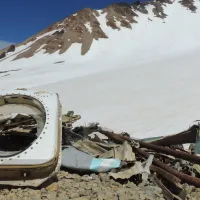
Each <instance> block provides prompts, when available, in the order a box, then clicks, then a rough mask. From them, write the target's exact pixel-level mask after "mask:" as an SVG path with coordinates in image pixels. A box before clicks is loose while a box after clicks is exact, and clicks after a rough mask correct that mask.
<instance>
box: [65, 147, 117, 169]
mask: <svg viewBox="0 0 200 200" xmlns="http://www.w3.org/2000/svg"><path fill="white" fill-rule="evenodd" d="M120 165H121V161H120V160H119V159H103V158H94V157H93V156H92V155H90V154H87V153H85V152H82V151H79V150H77V149H75V148H74V147H69V148H66V149H64V150H63V151H62V166H63V167H66V168H68V169H74V170H79V171H82V170H86V171H93V172H108V171H110V170H111V169H115V168H119V167H120Z"/></svg>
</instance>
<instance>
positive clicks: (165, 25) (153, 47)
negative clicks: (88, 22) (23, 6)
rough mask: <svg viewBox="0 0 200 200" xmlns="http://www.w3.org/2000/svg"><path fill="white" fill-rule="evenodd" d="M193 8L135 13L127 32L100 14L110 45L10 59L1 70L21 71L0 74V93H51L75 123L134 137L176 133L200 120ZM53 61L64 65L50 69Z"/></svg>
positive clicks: (198, 24)
mask: <svg viewBox="0 0 200 200" xmlns="http://www.w3.org/2000/svg"><path fill="white" fill-rule="evenodd" d="M195 5H196V6H197V7H198V8H199V9H198V10H197V12H196V13H191V12H190V11H189V10H187V9H186V8H184V7H182V6H181V5H180V4H179V3H174V4H172V5H167V6H166V7H165V13H166V14H167V15H168V16H167V18H166V19H164V20H162V19H160V18H155V17H154V16H153V13H152V12H150V13H149V15H148V16H147V15H145V14H141V13H138V15H139V17H138V18H137V19H136V20H137V21H138V24H133V25H132V30H129V29H125V28H122V30H120V31H116V30H112V29H111V28H109V27H108V26H106V20H105V16H104V15H103V14H101V16H100V17H99V20H100V22H101V27H102V29H103V31H104V32H105V33H106V34H107V35H108V37H109V39H101V40H99V41H93V44H92V47H91V49H90V51H89V52H88V53H87V54H86V55H85V56H81V55H80V45H79V44H73V46H72V47H71V48H70V49H69V50H68V51H67V52H66V53H64V54H62V55H59V54H57V53H55V54H53V55H47V54H42V52H41V51H40V52H39V53H37V54H36V55H35V56H34V57H32V58H29V59H20V60H17V61H14V62H10V61H11V60H12V59H13V58H14V56H12V53H10V57H9V58H7V59H5V60H3V61H2V62H1V61H0V69H1V71H5V70H6V71H7V70H14V69H21V70H20V71H16V72H9V73H7V74H10V75H8V76H5V75H6V74H0V77H1V78H0V88H1V89H13V88H22V87H23V88H24V87H25V88H33V89H40V90H48V91H53V92H58V93H59V94H60V97H61V102H62V105H63V110H64V111H65V112H66V111H67V110H74V111H75V112H76V113H79V114H81V115H82V120H81V121H80V123H83V122H88V121H98V122H100V123H101V124H102V125H104V126H107V127H109V128H113V129H114V130H116V131H122V130H123V131H128V132H129V133H131V134H132V135H133V136H137V137H140V138H141V137H150V136H157V135H163V134H170V133H174V132H177V131H181V130H183V129H185V128H188V126H189V124H190V123H191V122H192V121H193V120H196V119H200V104H199V101H200V90H199V88H198V86H199V84H200V79H199V74H200V67H199V66H200V39H199V38H200V20H199V19H200V2H199V1H198V0H196V2H195ZM149 10H151V7H150V6H149ZM99 12H100V11H99ZM148 18H150V19H151V20H152V21H149V20H148ZM29 45H30V44H27V45H26V46H24V47H20V49H18V51H23V48H28V47H29ZM15 56H16V53H15ZM59 61H65V62H62V63H58V64H54V63H55V62H59Z"/></svg>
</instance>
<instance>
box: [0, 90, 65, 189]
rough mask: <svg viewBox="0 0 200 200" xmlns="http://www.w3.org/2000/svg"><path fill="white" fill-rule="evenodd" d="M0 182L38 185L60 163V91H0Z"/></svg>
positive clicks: (55, 171)
mask: <svg viewBox="0 0 200 200" xmlns="http://www.w3.org/2000/svg"><path fill="white" fill-rule="evenodd" d="M0 113H1V115H0V124H1V129H0V185H14V186H35V187H37V186H39V185H41V184H42V183H43V182H45V181H46V180H47V179H49V178H50V177H52V176H54V175H55V174H56V173H57V172H58V171H59V169H60V165H61V137H62V136H61V134H62V113H61V104H60V101H59V98H58V95H57V94H55V93H49V92H33V91H27V90H20V89H19V90H13V91H1V93H0Z"/></svg>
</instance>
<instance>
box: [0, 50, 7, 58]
mask: <svg viewBox="0 0 200 200" xmlns="http://www.w3.org/2000/svg"><path fill="white" fill-rule="evenodd" d="M5 57H6V52H5V51H4V52H3V53H1V54H0V59H2V58H5Z"/></svg>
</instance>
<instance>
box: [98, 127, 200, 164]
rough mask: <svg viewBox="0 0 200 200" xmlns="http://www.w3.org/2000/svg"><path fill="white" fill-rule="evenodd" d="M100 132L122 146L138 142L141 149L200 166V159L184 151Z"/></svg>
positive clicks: (100, 130) (103, 131)
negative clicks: (125, 143) (127, 142)
mask: <svg viewBox="0 0 200 200" xmlns="http://www.w3.org/2000/svg"><path fill="white" fill-rule="evenodd" d="M99 132H101V133H102V134H104V135H106V136H107V137H109V138H110V139H112V140H114V141H115V142H117V143H120V144H122V143H123V142H124V141H125V140H126V141H129V142H133V141H135V142H138V143H139V144H140V146H141V147H145V148H147V149H151V150H154V151H156V152H158V153H164V154H167V155H171V156H174V157H176V158H180V159H183V160H187V161H189V162H191V163H195V164H200V157H199V156H196V155H191V154H188V153H185V152H182V151H176V150H173V149H170V148H168V147H162V146H158V145H154V144H150V143H146V142H143V141H140V140H133V139H131V138H129V137H127V136H122V135H118V134H115V133H113V132H109V131H105V130H103V129H101V128H99Z"/></svg>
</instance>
